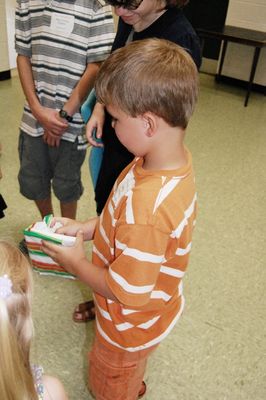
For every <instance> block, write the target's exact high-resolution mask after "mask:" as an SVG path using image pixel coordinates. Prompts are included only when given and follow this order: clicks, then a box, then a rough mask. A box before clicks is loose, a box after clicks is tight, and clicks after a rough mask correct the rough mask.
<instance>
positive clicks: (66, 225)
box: [50, 217, 84, 236]
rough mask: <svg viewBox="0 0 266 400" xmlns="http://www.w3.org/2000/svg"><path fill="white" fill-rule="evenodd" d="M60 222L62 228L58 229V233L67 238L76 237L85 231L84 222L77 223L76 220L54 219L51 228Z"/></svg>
mask: <svg viewBox="0 0 266 400" xmlns="http://www.w3.org/2000/svg"><path fill="white" fill-rule="evenodd" d="M57 222H59V223H60V224H61V225H62V226H61V227H60V228H57V229H56V231H55V232H56V233H60V234H63V235H67V236H76V235H77V233H78V231H80V230H82V231H83V232H84V229H83V225H84V224H83V222H79V221H76V220H75V219H70V218H64V217H61V218H60V217H56V218H53V219H52V222H51V224H50V227H51V228H53V227H54V226H55V224H56V223H57Z"/></svg>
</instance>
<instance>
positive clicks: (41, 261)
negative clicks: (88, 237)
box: [23, 215, 76, 279]
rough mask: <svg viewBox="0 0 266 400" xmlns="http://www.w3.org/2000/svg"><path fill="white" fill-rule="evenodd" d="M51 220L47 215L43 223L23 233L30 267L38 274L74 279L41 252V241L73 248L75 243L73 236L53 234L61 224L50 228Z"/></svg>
mask: <svg viewBox="0 0 266 400" xmlns="http://www.w3.org/2000/svg"><path fill="white" fill-rule="evenodd" d="M52 218H53V216H52V215H47V216H46V217H44V219H43V221H40V222H35V223H33V224H31V225H30V226H29V227H28V228H26V229H24V231H23V233H24V238H25V241H26V245H27V248H28V252H29V257H30V260H31V263H32V267H33V269H34V270H36V271H38V272H39V273H40V274H44V275H55V276H62V277H64V278H71V279H75V276H74V275H72V274H70V273H68V272H67V271H65V270H64V268H63V267H62V266H61V265H58V264H57V263H56V262H55V261H54V260H53V259H52V258H51V257H49V256H48V255H47V254H45V253H44V252H43V251H42V250H41V242H42V240H47V241H50V242H52V243H55V244H57V245H60V246H73V245H74V243H75V240H76V238H75V237H74V236H66V235H62V234H59V233H56V232H55V231H56V230H57V229H58V228H59V227H60V226H61V224H59V223H56V224H55V226H53V227H52V228H51V227H50V224H51V221H52Z"/></svg>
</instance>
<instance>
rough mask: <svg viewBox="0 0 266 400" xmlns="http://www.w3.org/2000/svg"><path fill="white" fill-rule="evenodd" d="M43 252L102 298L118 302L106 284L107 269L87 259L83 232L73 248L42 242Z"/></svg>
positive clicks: (78, 234) (78, 235)
mask: <svg viewBox="0 0 266 400" xmlns="http://www.w3.org/2000/svg"><path fill="white" fill-rule="evenodd" d="M42 250H43V252H44V253H46V254H48V255H49V256H50V257H51V258H52V259H53V260H54V261H56V262H57V263H58V264H60V265H62V266H63V267H64V268H65V269H66V271H68V272H70V273H71V274H73V275H75V276H76V277H77V278H78V279H79V280H81V281H82V282H84V283H85V284H86V285H88V286H89V287H90V288H91V289H92V290H93V291H94V292H96V293H99V294H100V295H101V296H103V297H105V298H107V299H110V300H113V301H116V302H118V300H117V298H116V297H115V296H114V295H113V293H112V291H111V290H110V289H109V286H108V285H107V283H106V273H107V269H106V268H102V267H98V266H97V265H94V264H92V263H91V262H89V261H88V260H87V259H86V254H85V250H84V245H83V232H81V231H79V232H78V233H77V237H76V243H75V245H74V246H72V247H64V246H58V245H56V244H52V243H50V242H45V241H43V242H42Z"/></svg>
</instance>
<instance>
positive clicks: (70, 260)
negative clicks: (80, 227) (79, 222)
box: [41, 231, 86, 275]
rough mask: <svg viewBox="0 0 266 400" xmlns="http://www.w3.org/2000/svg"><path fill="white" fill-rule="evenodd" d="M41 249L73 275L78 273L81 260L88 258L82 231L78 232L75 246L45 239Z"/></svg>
mask: <svg viewBox="0 0 266 400" xmlns="http://www.w3.org/2000/svg"><path fill="white" fill-rule="evenodd" d="M41 249H42V251H43V252H44V253H46V254H48V256H50V257H51V258H52V259H53V260H54V261H55V262H57V263H58V264H59V265H61V266H62V267H64V269H65V270H66V271H67V272H70V273H71V274H73V275H77V272H78V268H79V266H80V265H81V261H83V260H84V259H85V260H86V254H85V249H84V244H83V232H82V231H78V232H77V237H76V242H75V244H74V246H71V247H65V246H60V245H57V244H53V243H51V242H48V241H44V240H43V241H42V246H41Z"/></svg>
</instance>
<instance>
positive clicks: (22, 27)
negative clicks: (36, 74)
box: [15, 0, 31, 57]
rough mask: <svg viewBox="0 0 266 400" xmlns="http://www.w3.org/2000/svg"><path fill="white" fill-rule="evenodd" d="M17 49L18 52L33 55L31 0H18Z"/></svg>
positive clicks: (16, 21)
mask: <svg viewBox="0 0 266 400" xmlns="http://www.w3.org/2000/svg"><path fill="white" fill-rule="evenodd" d="M15 49H16V52H17V54H20V55H24V56H27V57H31V18H30V12H29V2H28V1H25V0H24V1H23V0H17V5H16V18H15Z"/></svg>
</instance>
